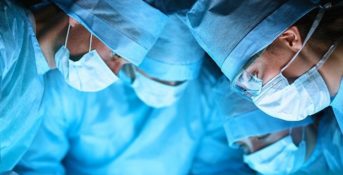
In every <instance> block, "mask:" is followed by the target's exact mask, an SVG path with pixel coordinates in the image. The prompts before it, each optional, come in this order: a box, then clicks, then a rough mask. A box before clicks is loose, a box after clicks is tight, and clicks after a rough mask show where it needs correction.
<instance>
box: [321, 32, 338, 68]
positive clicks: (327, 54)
mask: <svg viewBox="0 0 343 175" xmlns="http://www.w3.org/2000/svg"><path fill="white" fill-rule="evenodd" d="M342 38H343V37H340V38H339V39H338V40H336V41H335V42H334V43H333V44H332V45H331V46H330V48H329V49H328V50H327V51H326V52H325V54H324V56H323V58H322V59H320V60H319V62H318V63H317V64H316V68H317V70H318V69H320V68H321V67H322V66H323V64H324V63H325V62H326V61H327V60H328V59H329V57H330V56H331V55H332V53H333V52H334V51H335V49H336V47H337V45H338V44H339V43H340V42H341V41H342Z"/></svg>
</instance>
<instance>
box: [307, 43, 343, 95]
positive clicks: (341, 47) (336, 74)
mask: <svg viewBox="0 0 343 175" xmlns="http://www.w3.org/2000/svg"><path fill="white" fill-rule="evenodd" d="M331 45H332V43H330V44H325V43H323V42H316V41H314V42H311V43H309V49H306V50H307V51H306V55H305V57H304V58H305V59H306V61H307V62H309V63H310V64H311V65H313V66H314V65H315V64H317V63H318V61H319V60H320V59H322V57H323V55H324V54H325V53H326V52H327V51H328V49H329V47H330V46H331ZM342 55H343V44H342V42H341V43H338V45H337V46H336V49H335V50H334V52H333V53H332V54H331V55H330V56H329V58H328V59H327V61H326V62H325V63H324V64H323V65H322V67H321V68H320V69H319V72H320V73H321V75H322V77H323V79H324V80H325V82H326V85H327V87H328V89H329V92H330V95H331V96H335V95H336V94H337V91H338V89H339V86H340V82H341V80H342V76H343V57H342Z"/></svg>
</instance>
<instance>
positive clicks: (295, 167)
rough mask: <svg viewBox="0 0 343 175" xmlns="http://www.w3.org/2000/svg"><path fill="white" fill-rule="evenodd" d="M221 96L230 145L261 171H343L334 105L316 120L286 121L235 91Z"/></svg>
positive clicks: (340, 143) (248, 162)
mask: <svg viewBox="0 0 343 175" xmlns="http://www.w3.org/2000/svg"><path fill="white" fill-rule="evenodd" d="M227 84H228V83H227ZM227 84H226V86H227ZM227 87H228V86H227ZM226 92H227V91H226ZM221 99H222V101H221V106H220V108H221V116H222V117H223V118H224V128H225V131H226V134H227V139H228V141H229V145H230V147H233V148H235V147H239V148H241V149H242V150H244V152H245V155H244V162H245V163H247V164H248V165H249V166H250V167H251V168H252V169H254V170H256V171H257V172H258V173H261V174H340V173H342V172H343V159H342V158H343V157H342V156H343V154H342V153H343V152H342V150H343V148H342V146H341V145H342V141H343V140H342V139H343V135H342V133H341V132H340V129H339V126H338V124H337V121H336V120H335V117H334V116H333V115H330V113H332V109H331V108H326V109H324V110H323V111H322V112H320V113H318V114H316V116H314V118H315V121H313V120H312V118H310V117H308V118H306V119H304V120H302V121H284V120H281V119H276V118H273V117H270V116H268V115H267V114H265V113H263V112H262V111H260V110H259V109H258V108H256V107H255V106H254V104H253V103H251V102H250V101H248V100H247V99H244V98H242V97H240V96H239V94H237V93H236V92H232V93H230V94H227V93H226V95H224V96H223V95H222V98H221ZM229 104H230V107H227V106H228V105H229ZM242 105H244V107H243V108H242V107H241V106H242ZM266 126H267V127H266ZM247 128H249V129H247Z"/></svg>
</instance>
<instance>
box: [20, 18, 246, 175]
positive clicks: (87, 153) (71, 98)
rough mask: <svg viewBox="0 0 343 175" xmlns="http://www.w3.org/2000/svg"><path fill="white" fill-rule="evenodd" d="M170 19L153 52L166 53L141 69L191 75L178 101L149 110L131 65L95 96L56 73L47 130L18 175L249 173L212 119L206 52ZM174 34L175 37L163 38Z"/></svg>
mask: <svg viewBox="0 0 343 175" xmlns="http://www.w3.org/2000/svg"><path fill="white" fill-rule="evenodd" d="M169 20H175V21H170V22H168V24H167V25H168V26H167V27H166V28H165V30H164V31H163V36H161V37H160V39H159V41H158V42H157V43H156V45H154V48H153V49H160V50H161V52H158V53H160V54H161V55H158V54H157V53H156V54H151V53H150V54H149V58H147V59H148V60H149V62H145V60H144V62H145V63H142V64H143V65H144V64H148V63H149V64H150V65H151V67H149V69H147V68H145V66H142V67H140V68H139V69H143V70H144V71H146V72H147V74H148V73H149V75H151V76H154V77H155V76H156V77H159V78H162V77H166V79H167V80H186V79H190V78H192V80H188V82H187V87H186V88H185V89H184V92H183V95H182V96H180V98H179V100H178V101H174V102H173V103H172V104H168V105H169V107H164V108H154V107H150V106H148V105H146V104H145V101H143V100H141V99H140V98H141V97H140V96H139V95H138V93H137V90H136V89H135V86H133V85H134V83H135V81H137V80H136V79H134V80H133V83H132V81H131V80H132V77H130V76H128V75H127V74H126V71H125V67H124V68H123V69H122V71H120V73H119V76H120V78H121V80H120V81H118V82H117V83H115V84H113V85H111V86H109V87H108V88H106V89H104V90H103V91H100V92H96V93H87V92H80V91H76V90H75V89H73V88H71V87H69V86H68V85H67V84H66V83H64V81H63V77H62V76H61V74H59V72H57V71H52V72H50V73H49V74H48V75H47V76H46V79H47V87H49V88H48V90H47V93H46V96H45V99H44V103H43V108H44V109H47V110H46V112H45V113H44V114H43V115H44V122H43V126H42V127H41V128H40V130H39V132H38V135H37V137H36V138H35V140H34V142H33V144H32V146H31V147H30V150H29V151H28V152H27V153H26V154H25V155H24V157H23V159H22V160H21V162H20V163H19V164H18V165H17V167H16V168H15V169H14V170H15V171H16V172H18V173H19V174H130V175H132V174H149V175H151V174H156V175H160V174H173V175H175V174H188V173H194V174H202V173H206V174H224V173H226V172H230V169H233V168H235V169H236V170H237V169H241V168H242V170H243V172H244V168H246V167H244V166H242V165H241V164H239V163H235V162H239V161H236V160H241V154H237V153H236V152H234V151H231V152H230V150H229V149H228V147H227V143H226V140H225V139H222V137H219V138H217V137H218V135H223V134H221V133H224V132H223V129H222V127H221V125H220V124H219V125H218V123H217V122H215V121H214V122H211V121H210V119H209V116H210V113H211V110H210V109H211V108H212V106H211V104H209V103H208V102H209V101H213V100H210V99H209V97H208V96H207V95H206V92H207V91H209V90H210V87H209V85H210V83H211V81H210V80H208V79H209V78H207V77H208V76H210V77H211V74H208V72H209V71H207V73H206V74H205V75H201V77H199V78H196V77H198V75H199V69H200V67H201V64H202V60H203V58H204V57H203V56H204V51H203V50H201V49H199V46H198V45H196V41H195V40H194V39H193V38H192V35H191V34H190V32H189V30H188V28H187V27H186V26H185V25H184V24H183V23H182V21H180V20H179V19H178V18H174V17H170V18H169ZM146 25H149V24H148V23H147V24H146ZM167 31H168V32H167ZM171 35H172V36H174V37H165V36H171ZM177 45H181V46H182V47H176V46H177ZM168 49H169V52H168ZM198 52H199V53H198ZM181 53H183V54H181ZM194 57H195V58H194ZM162 58H164V59H162ZM186 60H189V62H187V61H186ZM158 61H159V62H158ZM153 65H156V66H157V65H159V66H163V67H156V66H153ZM168 65H170V66H168ZM126 66H129V65H126ZM146 66H148V65H146ZM153 68H155V70H153ZM161 68H163V69H161ZM148 70H151V72H148ZM176 70H177V72H176ZM137 71H139V70H137ZM154 71H156V72H154ZM158 71H161V72H158ZM169 71H171V72H172V73H173V74H168V73H169ZM137 74H139V73H138V72H136V71H135V75H137ZM139 76H145V75H139ZM167 77H168V78H167ZM140 83H141V82H140ZM142 83H143V84H141V85H140V86H144V85H146V86H147V87H149V88H153V89H152V90H156V91H159V90H161V89H159V87H155V86H151V85H150V84H149V81H148V83H145V82H143V81H142ZM142 88H143V87H142ZM144 89H145V88H144ZM148 92H150V91H148ZM166 93H170V92H169V91H167V92H166ZM164 95H165V96H167V97H168V94H161V96H160V97H159V98H163V96H164ZM168 100H169V99H168ZM147 104H149V105H150V103H147ZM190 104H191V107H190ZM216 123H217V126H216ZM210 124H211V125H212V126H211V127H210ZM213 125H214V127H213ZM224 136H225V135H224ZM203 142H205V143H204V144H202V143H203ZM42 145H44V147H42ZM230 157H231V158H230ZM193 165H194V168H193ZM234 165H236V166H234ZM236 172H240V171H238V170H237V171H236Z"/></svg>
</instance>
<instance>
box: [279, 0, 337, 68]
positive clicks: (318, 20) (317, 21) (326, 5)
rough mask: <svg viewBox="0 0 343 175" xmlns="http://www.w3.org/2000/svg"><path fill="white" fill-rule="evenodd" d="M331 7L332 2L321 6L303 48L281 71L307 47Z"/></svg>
mask: <svg viewBox="0 0 343 175" xmlns="http://www.w3.org/2000/svg"><path fill="white" fill-rule="evenodd" d="M329 7H331V3H328V4H325V5H324V7H322V6H320V9H319V12H318V14H317V16H316V18H315V19H314V21H313V23H312V25H311V28H310V30H309V32H308V33H307V36H306V38H305V40H304V42H303V44H302V46H301V48H300V49H299V50H298V51H297V53H295V55H294V56H293V57H292V59H291V60H290V61H289V62H288V63H287V64H286V65H285V66H284V67H283V68H282V69H281V73H282V72H283V71H284V70H285V69H286V68H287V67H288V66H289V65H290V64H292V62H293V61H294V60H295V59H296V58H297V57H298V55H299V54H300V52H301V50H302V49H303V48H304V47H305V45H306V43H307V42H308V40H310V38H311V36H312V35H313V33H314V32H315V31H316V29H317V27H318V26H319V23H320V21H321V20H322V19H323V16H324V13H325V10H326V9H327V8H329Z"/></svg>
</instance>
